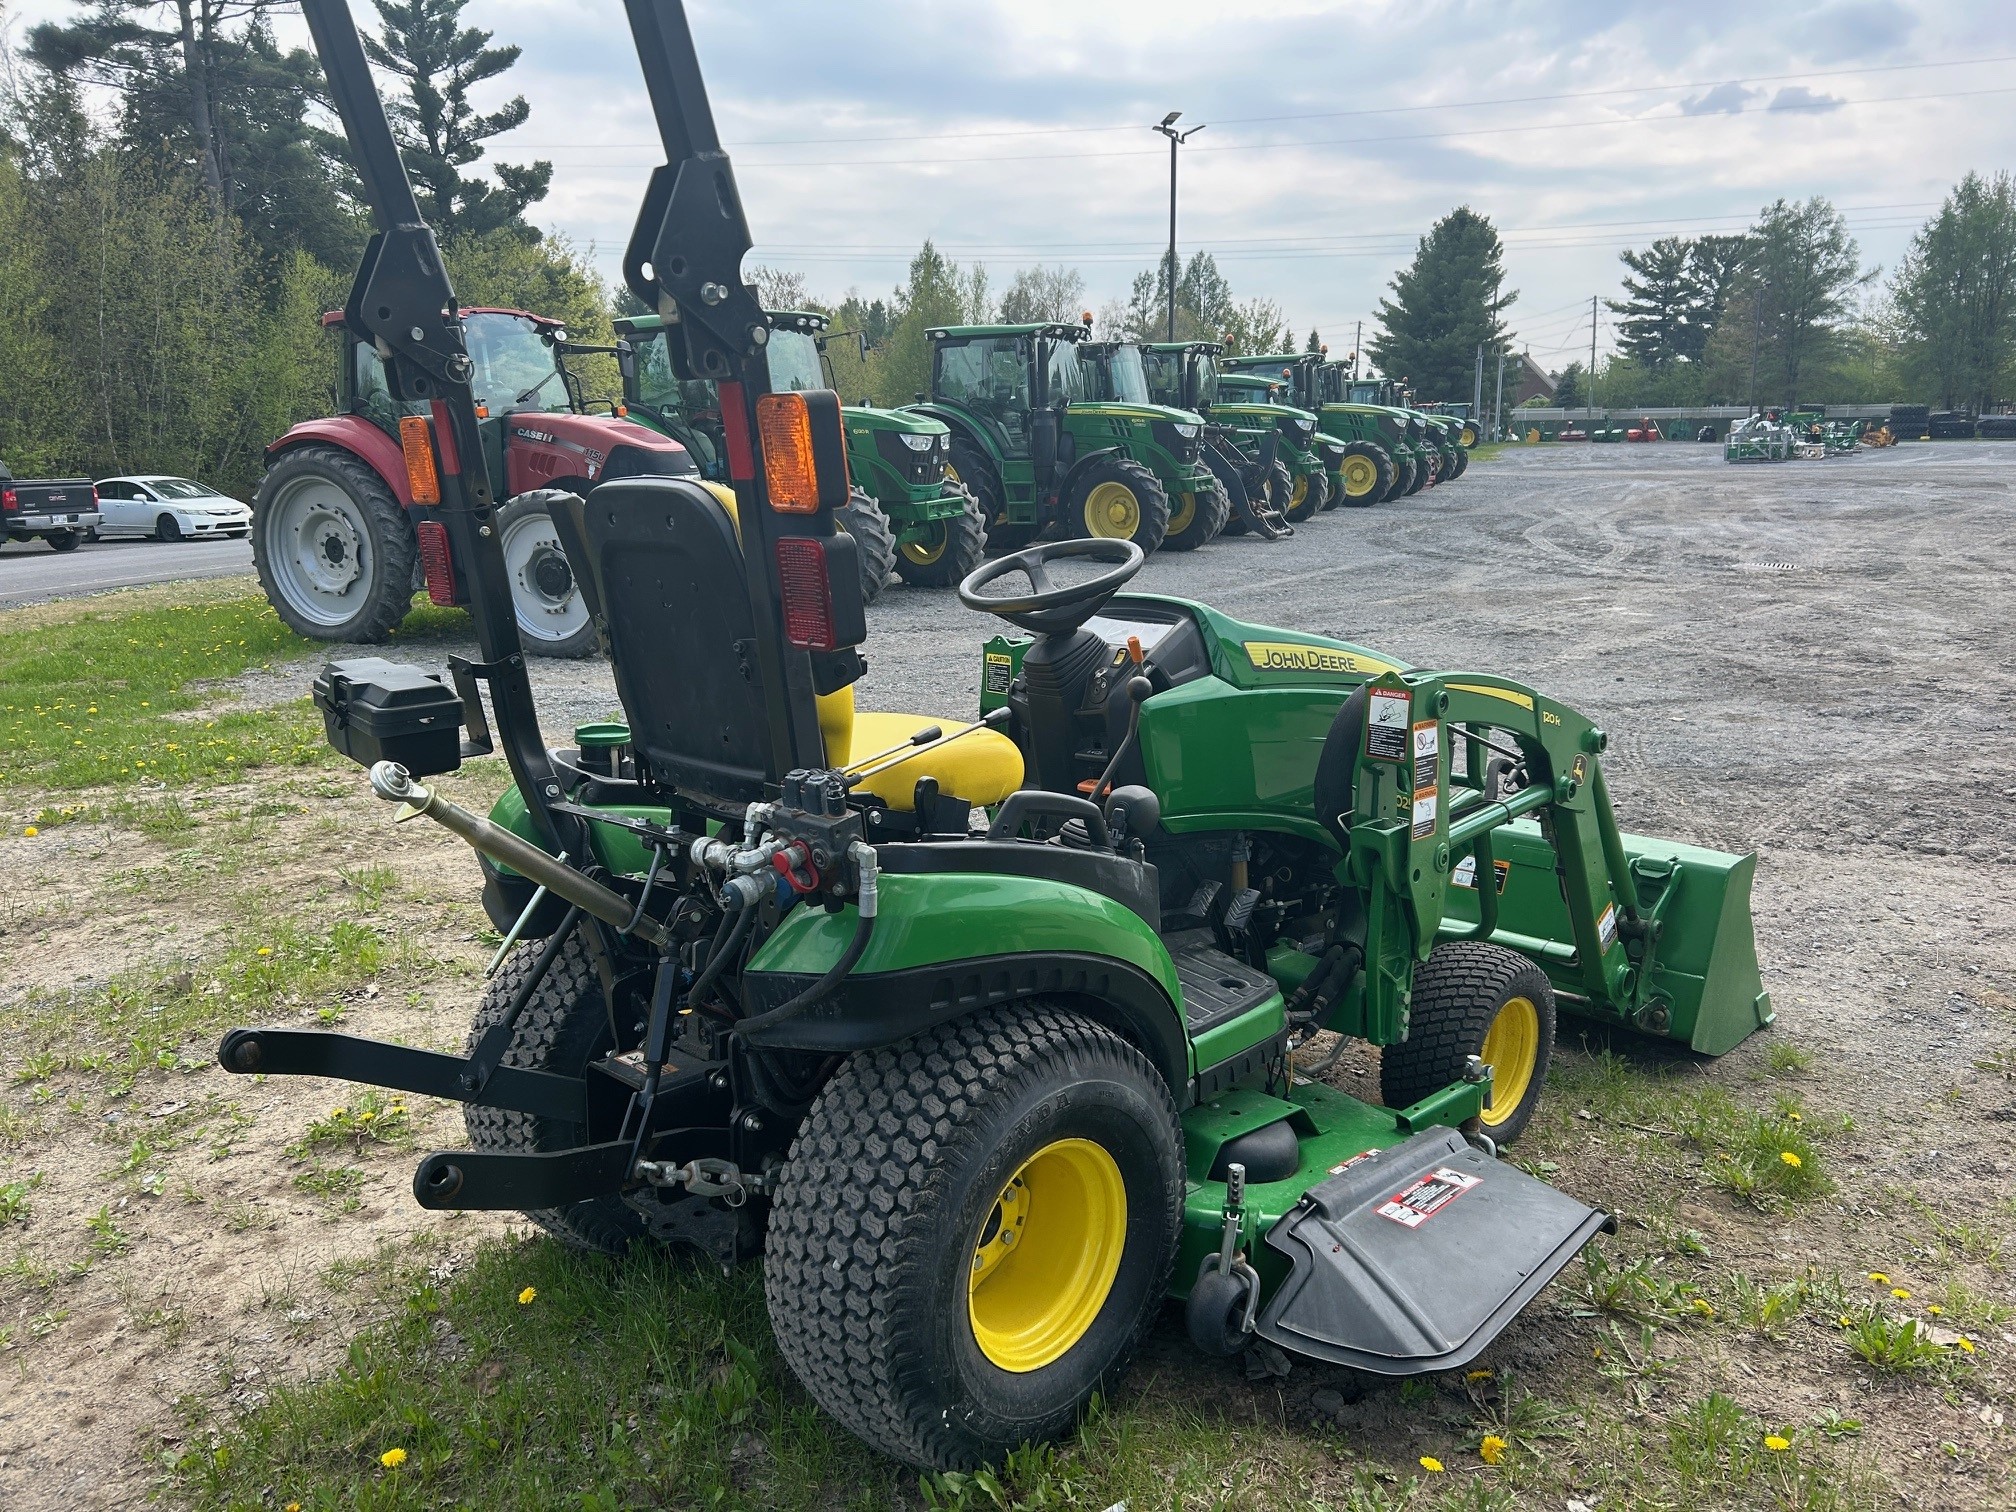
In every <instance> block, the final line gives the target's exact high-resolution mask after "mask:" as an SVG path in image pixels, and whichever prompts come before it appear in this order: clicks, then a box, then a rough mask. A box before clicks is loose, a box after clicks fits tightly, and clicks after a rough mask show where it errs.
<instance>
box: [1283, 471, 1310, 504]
mask: <svg viewBox="0 0 2016 1512" xmlns="http://www.w3.org/2000/svg"><path fill="white" fill-rule="evenodd" d="M1308 497H1309V474H1307V473H1297V474H1295V481H1294V483H1293V484H1291V485H1290V486H1289V489H1288V507H1289V508H1290V509H1300V508H1301V507H1302V501H1303V500H1304V499H1306V498H1308Z"/></svg>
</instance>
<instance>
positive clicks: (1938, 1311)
mask: <svg viewBox="0 0 2016 1512" xmlns="http://www.w3.org/2000/svg"><path fill="white" fill-rule="evenodd" d="M1925 1311H1927V1312H1928V1313H1930V1314H1932V1316H1933V1317H1935V1318H1943V1317H1945V1316H1946V1309H1945V1308H1943V1307H1941V1306H1940V1305H1939V1304H1938V1303H1937V1302H1927V1303H1926V1304H1925Z"/></svg>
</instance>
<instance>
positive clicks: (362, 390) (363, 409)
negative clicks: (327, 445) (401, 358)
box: [350, 341, 399, 431]
mask: <svg viewBox="0 0 2016 1512" xmlns="http://www.w3.org/2000/svg"><path fill="white" fill-rule="evenodd" d="M350 410H351V413H353V414H358V415H362V416H363V417H364V418H365V419H366V420H369V421H370V422H371V423H372V424H373V425H375V426H377V427H378V428H379V429H381V430H388V431H396V430H397V429H398V428H399V404H398V401H397V400H395V399H394V398H393V397H392V389H391V386H390V385H389V384H387V383H386V381H385V364H384V363H382V362H380V361H379V360H378V353H377V351H376V350H375V349H373V348H372V347H371V346H370V345H369V344H368V343H365V342H362V341H353V342H351V343H350Z"/></svg>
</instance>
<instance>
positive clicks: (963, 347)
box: [931, 336, 1029, 417]
mask: <svg viewBox="0 0 2016 1512" xmlns="http://www.w3.org/2000/svg"><path fill="white" fill-rule="evenodd" d="M931 362H932V374H931V391H932V393H934V394H936V395H937V396H938V397H939V398H941V399H945V400H949V401H950V402H952V403H954V404H963V405H967V406H968V407H970V408H972V409H976V410H979V411H981V412H983V413H986V414H990V415H996V416H1001V417H1006V416H1009V415H1019V414H1021V413H1022V412H1023V411H1024V410H1026V409H1028V408H1029V373H1028V369H1027V367H1026V366H1025V365H1024V362H1023V357H1022V350H1021V343H1020V342H1019V341H1017V340H1016V339H1015V338H1014V337H1012V336H976V337H974V338H972V339H971V340H969V341H941V342H939V343H938V345H937V348H936V350H935V351H934V352H933V353H932V356H931Z"/></svg>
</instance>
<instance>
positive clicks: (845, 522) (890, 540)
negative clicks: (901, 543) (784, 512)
mask: <svg viewBox="0 0 2016 1512" xmlns="http://www.w3.org/2000/svg"><path fill="white" fill-rule="evenodd" d="M833 523H834V524H835V525H838V526H839V527H840V528H841V529H842V530H844V531H846V532H847V534H849V535H850V536H852V537H854V554H855V556H856V557H857V558H858V559H859V560H860V563H861V602H862V603H864V604H872V603H874V602H875V600H876V599H878V598H880V597H881V596H882V588H883V585H884V584H886V583H887V582H888V581H889V570H890V568H892V567H894V566H895V565H896V532H895V531H893V530H891V529H890V528H889V517H888V516H887V515H885V514H884V513H882V506H881V505H880V504H877V503H876V502H875V501H874V499H872V498H871V497H869V495H868V494H867V493H865V492H863V491H862V490H861V489H858V488H856V489H851V490H849V492H848V494H847V502H846V503H845V504H844V505H842V506H841V507H840V508H838V509H836V510H834V511H833Z"/></svg>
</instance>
